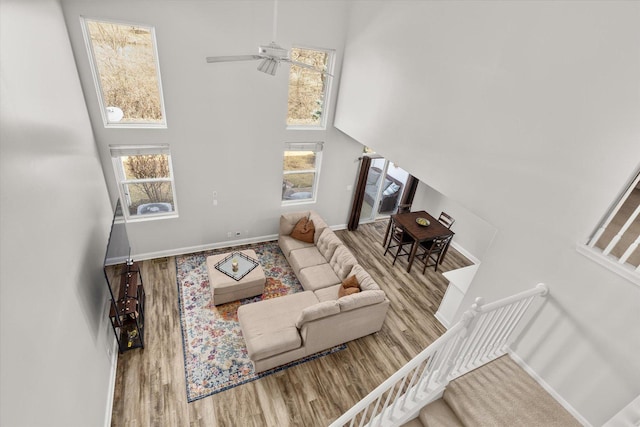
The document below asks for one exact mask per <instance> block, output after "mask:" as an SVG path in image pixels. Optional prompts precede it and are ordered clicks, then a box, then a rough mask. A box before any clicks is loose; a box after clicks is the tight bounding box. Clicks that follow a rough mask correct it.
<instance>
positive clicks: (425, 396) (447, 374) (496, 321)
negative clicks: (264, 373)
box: [330, 283, 549, 427]
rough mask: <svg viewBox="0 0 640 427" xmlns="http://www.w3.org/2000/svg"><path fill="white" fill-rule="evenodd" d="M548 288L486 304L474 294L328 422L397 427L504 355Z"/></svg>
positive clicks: (528, 291)
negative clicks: (444, 327)
mask: <svg viewBox="0 0 640 427" xmlns="http://www.w3.org/2000/svg"><path fill="white" fill-rule="evenodd" d="M548 292H549V291H548V288H547V287H546V285H544V284H543V283H539V284H538V285H537V286H535V287H534V288H533V289H529V290H526V291H523V292H520V293H518V294H515V295H512V296H510V297H506V298H503V299H501V300H498V301H495V302H492V303H489V304H485V303H484V300H483V299H482V298H477V299H476V300H475V302H474V304H473V305H472V306H471V309H469V310H467V311H466V312H465V313H464V314H463V315H462V319H461V320H460V321H459V322H458V323H456V324H455V325H454V326H452V327H451V328H450V329H449V330H448V331H447V332H445V333H444V334H443V335H442V336H441V337H440V338H438V339H436V340H435V341H434V342H433V343H431V345H429V346H428V347H427V348H425V349H424V350H422V351H421V352H420V353H419V354H418V355H417V356H416V357H414V358H413V359H411V360H410V361H409V362H408V363H407V364H405V365H404V366H403V367H401V368H400V369H399V370H398V371H397V372H395V373H394V374H393V375H391V376H390V377H389V378H387V379H386V380H385V381H384V382H383V383H382V384H380V385H379V386H378V387H376V388H375V389H374V390H373V391H372V392H371V393H369V394H368V395H367V396H365V397H364V398H363V399H362V400H361V401H360V402H358V403H356V404H355V405H354V406H353V407H351V408H350V409H349V410H348V411H347V412H345V413H344V414H342V416H340V417H339V418H338V419H337V420H335V421H334V422H333V423H332V424H331V426H330V427H341V426H344V425H349V426H350V427H351V426H354V425H358V426H367V427H379V426H395V425H399V424H401V423H404V422H406V421H408V420H409V419H411V417H414V416H415V415H416V414H417V412H418V411H419V410H420V408H422V407H423V406H424V405H426V404H427V403H429V402H431V401H433V400H435V399H437V398H438V397H440V396H441V394H442V392H443V391H444V389H445V388H446V386H447V384H448V383H449V382H450V381H452V380H454V379H455V378H457V377H459V376H461V375H464V374H465V373H466V372H469V371H471V370H472V369H475V368H477V367H479V366H481V365H483V364H485V363H488V362H490V361H491V360H494V359H496V358H498V357H500V356H501V355H503V354H505V353H506V347H507V345H508V341H509V339H510V338H511V335H512V334H513V331H514V330H515V328H516V327H517V325H518V324H519V322H520V320H521V319H522V317H523V316H524V314H525V312H526V311H527V309H528V308H529V306H530V304H531V302H532V301H533V299H534V298H535V297H536V296H545V295H547V293H548ZM394 395H395V396H394ZM358 421H359V422H358ZM356 422H358V423H357V424H356Z"/></svg>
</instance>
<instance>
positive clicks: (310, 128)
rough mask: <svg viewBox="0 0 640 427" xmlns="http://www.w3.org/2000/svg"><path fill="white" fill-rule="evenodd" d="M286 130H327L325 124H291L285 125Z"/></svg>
mask: <svg viewBox="0 0 640 427" xmlns="http://www.w3.org/2000/svg"><path fill="white" fill-rule="evenodd" d="M286 129H287V130H327V126H326V125H317V126H305V125H291V126H287V127H286Z"/></svg>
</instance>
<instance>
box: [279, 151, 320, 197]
mask: <svg viewBox="0 0 640 427" xmlns="http://www.w3.org/2000/svg"><path fill="white" fill-rule="evenodd" d="M321 160H322V142H299V143H286V144H285V150H284V162H283V177H282V203H283V204H292V203H297V202H315V200H316V193H317V188H318V178H319V175H320V163H321Z"/></svg>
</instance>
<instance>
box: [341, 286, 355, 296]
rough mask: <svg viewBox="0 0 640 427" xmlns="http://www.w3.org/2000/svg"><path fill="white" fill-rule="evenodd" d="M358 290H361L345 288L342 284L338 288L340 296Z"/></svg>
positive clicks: (351, 293)
mask: <svg viewBox="0 0 640 427" xmlns="http://www.w3.org/2000/svg"><path fill="white" fill-rule="evenodd" d="M358 292H360V289H359V288H345V287H343V286H340V289H338V298H342V297H346V296H348V295H353V294H357V293H358Z"/></svg>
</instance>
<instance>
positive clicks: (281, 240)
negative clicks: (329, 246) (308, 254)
mask: <svg viewBox="0 0 640 427" xmlns="http://www.w3.org/2000/svg"><path fill="white" fill-rule="evenodd" d="M278 245H279V246H280V249H282V253H284V256H285V257H287V259H289V257H290V256H291V252H293V251H295V250H296V249H302V248H315V245H314V244H313V243H307V242H301V241H300V240H297V239H294V238H293V237H291V236H286V235H280V236H279V237H278Z"/></svg>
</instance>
